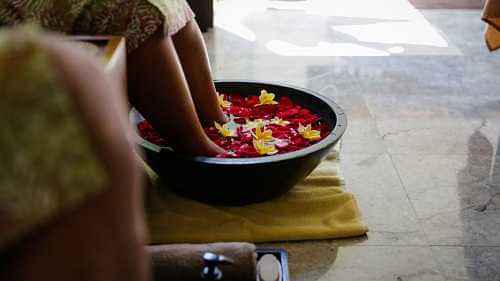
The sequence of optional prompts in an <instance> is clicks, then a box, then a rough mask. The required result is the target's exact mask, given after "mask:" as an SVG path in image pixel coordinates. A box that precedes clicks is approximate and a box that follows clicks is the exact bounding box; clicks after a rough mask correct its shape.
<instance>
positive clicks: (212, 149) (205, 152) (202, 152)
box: [178, 137, 226, 157]
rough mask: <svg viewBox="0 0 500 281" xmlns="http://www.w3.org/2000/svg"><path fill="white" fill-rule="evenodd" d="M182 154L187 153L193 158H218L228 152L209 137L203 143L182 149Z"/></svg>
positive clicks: (199, 142) (198, 142) (196, 143)
mask: <svg viewBox="0 0 500 281" xmlns="http://www.w3.org/2000/svg"><path fill="white" fill-rule="evenodd" d="M178 151H180V152H181V153H186V154H188V155H192V156H212V157H213V156H217V155H219V154H223V153H224V152H226V151H225V150H224V149H223V148H222V147H220V146H218V145H217V144H215V143H214V142H213V141H212V140H211V139H209V138H208V137H207V138H206V139H205V140H203V141H197V142H195V143H194V144H193V145H192V146H190V147H180V148H179V150H178Z"/></svg>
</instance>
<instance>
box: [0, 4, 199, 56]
mask: <svg viewBox="0 0 500 281" xmlns="http://www.w3.org/2000/svg"><path fill="white" fill-rule="evenodd" d="M193 17H194V14H193V12H192V11H191V9H190V8H189V5H188V4H187V3H186V1H185V0H2V1H0V25H15V24H19V23H23V22H35V23H37V24H39V25H41V26H42V27H44V28H47V29H50V30H54V31H58V32H63V33H68V34H85V35H117V36H124V37H126V38H127V47H128V50H129V51H131V50H133V49H135V48H137V47H138V46H139V45H140V44H141V43H142V42H144V41H145V40H146V39H147V38H149V37H150V36H151V35H153V34H155V33H156V32H158V30H162V31H163V33H164V34H165V35H171V34H174V33H176V32H177V31H179V29H181V28H182V27H183V26H184V25H185V24H186V23H187V22H188V21H190V20H191V19H192V18H193Z"/></svg>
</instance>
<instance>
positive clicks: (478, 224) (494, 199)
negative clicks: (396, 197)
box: [410, 186, 500, 246]
mask: <svg viewBox="0 0 500 281" xmlns="http://www.w3.org/2000/svg"><path fill="white" fill-rule="evenodd" d="M470 188H471V189H466V190H457V189H456V188H454V187H439V188H431V189H428V190H427V191H423V192H420V193H417V194H413V195H411V196H410V199H411V202H412V204H413V206H414V207H415V210H416V213H417V217H418V219H419V221H420V224H421V225H422V227H423V229H424V232H425V234H426V236H427V239H428V242H429V244H431V245H465V246H500V196H499V195H500V193H493V192H492V191H491V190H488V189H487V188H481V187H472V186H471V187H470Z"/></svg>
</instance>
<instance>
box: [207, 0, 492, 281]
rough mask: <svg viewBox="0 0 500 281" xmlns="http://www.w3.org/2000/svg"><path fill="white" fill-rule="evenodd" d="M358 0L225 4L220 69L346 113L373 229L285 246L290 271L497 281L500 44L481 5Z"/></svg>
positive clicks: (351, 180) (215, 35)
mask: <svg viewBox="0 0 500 281" xmlns="http://www.w3.org/2000/svg"><path fill="white" fill-rule="evenodd" d="M238 1H240V2H238ZM325 1H326V2H325ZM360 1H361V0H350V1H335V0H306V1H292V2H288V1H268V0H255V1H244V0H224V1H222V2H221V3H222V4H221V5H219V7H218V8H217V14H216V17H217V21H218V22H217V27H216V28H215V29H214V30H212V31H211V32H210V33H208V34H206V40H207V45H208V47H209V49H210V56H211V60H212V65H213V70H214V73H215V76H216V78H218V79H224V78H235V79H262V80H274V81H283V82H288V83H291V84H296V85H298V86H304V87H307V88H310V89H313V90H316V91H319V92H321V93H323V94H325V95H328V96H331V97H332V98H334V99H335V100H336V101H337V102H338V103H339V104H340V105H341V106H343V107H344V109H345V110H346V111H347V113H348V117H349V121H350V123H349V129H348V132H347V133H346V135H345V137H344V139H343V141H344V150H343V163H344V173H345V176H346V180H347V189H349V190H350V191H351V192H353V193H354V194H355V196H356V197H357V199H358V201H359V204H360V207H361V210H362V213H363V216H364V219H365V221H366V223H367V224H368V226H369V228H370V232H369V233H368V235H367V236H366V237H361V238H355V239H346V240H333V241H316V242H291V243H281V244H277V246H283V247H285V248H286V249H287V250H288V251H289V253H290V269H291V272H292V278H293V280H313V281H314V280H336V281H344V280H395V281H405V280H497V281H498V280H500V158H497V157H498V156H499V155H500V150H499V147H500V141H499V140H500V122H499V121H500V53H489V52H488V51H487V49H486V46H485V44H484V43H483V37H482V31H483V28H484V26H483V23H482V22H481V21H480V11H479V10H420V11H418V10H416V9H413V8H412V6H411V5H409V4H408V3H407V2H406V1H400V0H390V1H389V0H385V1H382V0H371V1H364V2H362V1H361V2H360ZM347 2H349V3H350V4H349V3H347ZM353 2H357V3H355V4H360V3H361V4H363V3H365V4H366V3H371V4H370V5H369V7H365V6H363V5H361V6H359V5H358V8H353V7H352V6H353V5H354V4H352V3H353ZM377 2H378V5H375V4H373V3H377ZM235 3H236V4H235ZM245 3H246V4H245ZM249 3H253V4H249ZM301 3H302V4H307V3H308V4H309V5H310V6H307V5H306V6H304V5H302V4H301ZM318 3H319V4H321V3H323V4H324V3H327V4H326V5H327V6H324V7H322V6H321V5H319V4H318ZM381 3H383V5H382V4H381ZM231 4H235V6H231ZM278 4H279V5H278ZM301 5H302V6H301ZM315 5H319V6H316V9H315ZM391 5H392V6H391ZM354 6H356V5H354ZM317 7H320V8H321V7H322V8H324V10H321V9H317ZM377 7H382V8H377ZM327 8H330V9H327ZM391 8H394V9H391ZM365 10H367V11H365ZM391 11H392V12H391ZM343 13H344V14H343ZM378 23H387V24H388V26H385V27H384V26H382V29H377V28H379V27H380V26H378V27H376V28H375V29H373V32H374V34H375V35H374V36H369V38H367V37H366V36H365V35H366V34H365V33H364V31H365V30H364V28H367V30H368V31H370V30H371V28H373V26H370V24H375V25H377V24H378ZM400 23H406V24H408V23H412V24H413V25H411V24H410V25H402V26H399V24H400ZM391 24H394V25H395V26H393V27H394V28H392V27H391ZM342 25H350V26H351V29H349V28H347V29H346V28H339V26H342ZM356 25H357V26H361V28H360V29H356V27H355V26H356ZM366 25H368V26H366ZM353 26H354V27H353ZM405 26H406V27H407V28H408V34H406V35H404V32H403V33H401V32H397V31H394V30H399V29H401V28H403V29H404V28H405ZM384 28H385V29H384ZM339 30H341V31H339ZM353 30H354V31H353ZM384 30H385V31H386V32H382V31H384ZM391 32H393V33H394V34H392V33H391ZM429 34H430V37H429V36H427V35H429ZM372 35H373V34H372ZM391 36H392V37H391ZM378 39H380V42H382V43H380V42H377V40H378ZM276 42H277V43H276ZM318 42H323V43H322V44H318ZM443 42H445V43H443Z"/></svg>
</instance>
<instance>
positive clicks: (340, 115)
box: [129, 79, 347, 165]
mask: <svg viewBox="0 0 500 281" xmlns="http://www.w3.org/2000/svg"><path fill="white" fill-rule="evenodd" d="M214 83H215V84H231V83H234V84H259V85H263V86H265V85H268V86H272V87H284V88H291V89H294V90H298V91H301V92H304V93H306V94H310V95H313V96H314V97H316V98H318V99H320V100H321V101H323V102H324V103H326V104H327V105H328V106H329V107H330V108H331V109H332V110H333V113H334V114H335V116H336V119H337V120H336V121H337V122H336V124H335V127H334V128H333V130H332V131H331V132H330V134H328V136H327V137H325V138H324V139H322V140H321V141H319V142H317V143H315V144H313V145H311V146H308V147H306V148H303V149H300V150H297V151H292V152H287V153H283V154H277V155H270V156H261V157H250V158H218V157H208V156H193V157H189V156H184V155H179V154H176V153H175V155H176V157H178V158H181V159H185V160H191V161H195V162H200V163H205V164H217V165H258V164H267V163H275V162H282V161H287V160H291V159H294V158H299V157H303V156H306V155H308V154H310V153H313V152H315V151H318V150H321V149H324V148H326V147H327V146H329V145H331V144H332V143H335V142H336V141H338V140H339V139H340V138H341V137H342V136H343V135H344V133H345V131H346V128H347V116H346V114H345V112H344V110H343V109H342V108H341V107H340V106H339V105H337V104H336V103H335V102H334V101H333V100H332V99H331V98H329V97H327V96H324V95H322V94H320V93H318V92H315V91H312V90H309V89H306V88H303V87H298V86H294V85H290V84H288V83H282V82H272V81H256V80H233V79H227V80H226V79H222V80H214ZM136 113H138V111H136V110H135V108H133V107H132V108H131V109H130V111H129V120H130V121H132V119H133V117H134V114H136ZM134 125H135V124H134ZM133 129H134V132H135V134H136V138H138V140H139V142H138V145H139V146H141V147H143V148H144V149H147V150H150V151H152V152H155V153H161V152H164V151H168V152H169V153H174V151H173V150H172V149H171V148H169V147H165V146H159V145H156V144H153V143H151V142H149V141H147V140H145V139H144V138H142V137H141V136H140V135H139V133H138V132H137V129H136V126H134V128H133Z"/></svg>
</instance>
